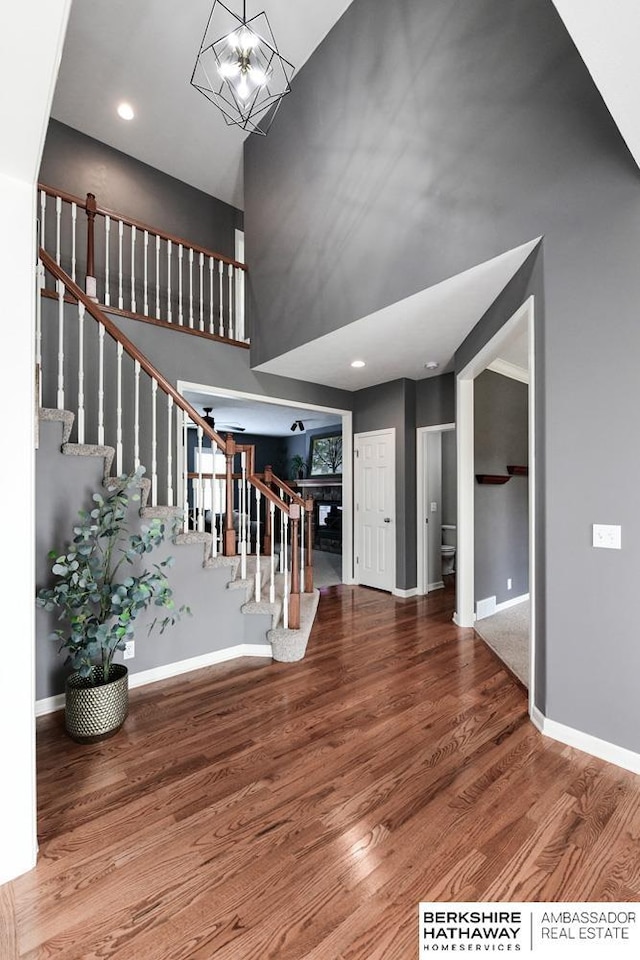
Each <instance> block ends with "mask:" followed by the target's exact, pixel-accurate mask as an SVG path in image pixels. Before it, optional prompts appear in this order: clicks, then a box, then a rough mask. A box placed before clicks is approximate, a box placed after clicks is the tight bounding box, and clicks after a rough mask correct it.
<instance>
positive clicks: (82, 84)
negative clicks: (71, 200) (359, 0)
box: [52, 0, 351, 208]
mask: <svg viewBox="0 0 640 960" xmlns="http://www.w3.org/2000/svg"><path fill="white" fill-rule="evenodd" d="M227 2H228V4H229V7H230V8H231V9H232V10H234V11H238V12H239V11H241V10H242V4H241V0H227ZM350 3H351V0H321V2H318V0H296V2H295V3H291V0H248V2H247V16H249V17H250V16H253V15H255V14H257V13H260V12H261V11H262V10H266V11H267V15H268V17H269V22H270V23H271V28H272V30H273V33H274V35H275V37H276V40H277V43H278V48H279V50H280V53H281V54H282V56H283V57H286V59H287V60H289V61H290V62H291V63H293V65H294V66H295V68H296V70H299V69H300V67H301V66H302V65H303V63H305V61H306V60H307V59H308V58H309V56H310V55H311V53H312V52H313V51H314V50H315V48H316V47H317V46H318V44H319V43H320V41H321V40H322V39H323V38H324V37H325V36H326V34H327V33H328V32H329V30H330V29H331V27H332V26H333V25H334V23H335V22H336V21H337V20H338V19H339V18H340V17H341V16H342V14H343V13H344V11H345V10H346V9H347V7H348V6H349V4H350ZM212 5H213V0H189V3H176V2H175V0H134V2H132V0H75V2H74V4H73V7H72V9H71V17H70V19H69V28H68V31H67V37H66V41H65V46H64V52H63V56H62V65H61V69H60V75H59V77H58V84H57V87H56V93H55V98H54V102H53V110H52V116H53V117H54V118H55V119H56V120H60V121H61V122H62V123H66V124H68V126H70V127H74V128H75V129H77V130H81V131H82V133H86V134H88V135H89V136H91V137H95V138H96V139H97V140H101V141H102V142H103V143H107V144H109V145H110V146H112V147H116V149H118V150H122V151H123V152H124V153H127V154H129V155H130V156H132V157H136V158H137V159H138V160H142V161H144V162H145V163H148V164H150V165H151V166H153V167H156V168H158V169H160V170H163V171H164V172H165V173H169V174H171V175H172V176H174V177H177V178H178V179H179V180H183V181H184V182H185V183H189V184H191V185H192V186H194V187H198V188H199V189H200V190H204V192H205V193H208V194H211V195H212V196H214V197H218V198H219V199H220V200H226V201H227V202H228V203H232V204H234V205H235V206H236V207H240V208H242V207H243V206H244V202H243V179H242V144H243V141H244V137H245V136H246V135H245V134H244V133H243V131H242V130H240V129H239V128H237V127H228V126H227V124H226V123H225V121H224V119H223V117H222V114H221V113H220V111H219V110H218V109H217V108H216V107H215V106H214V105H213V104H211V103H210V102H209V101H208V100H207V99H206V98H205V97H203V95H202V94H201V93H199V92H198V91H197V90H195V89H194V88H193V87H192V86H191V84H190V83H189V81H190V79H191V74H192V72H193V66H194V63H195V59H196V55H197V53H198V50H199V47H200V42H201V40H202V36H203V34H204V30H205V27H206V25H207V20H208V17H209V13H210V11H211V7H212ZM123 100H126V101H128V102H130V103H131V104H132V106H133V107H134V109H135V111H136V116H135V119H134V120H131V121H126V120H121V119H120V118H119V117H118V115H117V113H116V107H117V106H118V104H119V103H120V102H121V101H123Z"/></svg>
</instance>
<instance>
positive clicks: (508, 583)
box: [507, 577, 513, 590]
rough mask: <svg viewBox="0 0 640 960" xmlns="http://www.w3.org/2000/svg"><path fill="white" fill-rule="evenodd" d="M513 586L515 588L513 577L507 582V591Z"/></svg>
mask: <svg viewBox="0 0 640 960" xmlns="http://www.w3.org/2000/svg"><path fill="white" fill-rule="evenodd" d="M512 586H513V581H512V579H511V577H509V579H508V580H507V590H511V587H512Z"/></svg>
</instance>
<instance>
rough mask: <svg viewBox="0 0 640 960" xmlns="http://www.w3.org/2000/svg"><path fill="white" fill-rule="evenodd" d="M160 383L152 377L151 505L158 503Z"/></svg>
mask: <svg viewBox="0 0 640 960" xmlns="http://www.w3.org/2000/svg"><path fill="white" fill-rule="evenodd" d="M157 395H158V384H157V382H156V381H155V380H154V379H153V378H152V379H151V506H152V507H155V506H157V504H158V422H157V410H156V406H157V405H156V398H157Z"/></svg>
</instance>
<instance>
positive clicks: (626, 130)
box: [553, 0, 640, 166]
mask: <svg viewBox="0 0 640 960" xmlns="http://www.w3.org/2000/svg"><path fill="white" fill-rule="evenodd" d="M553 2H554V4H555V6H556V8H557V10H558V13H559V14H560V16H561V17H562V19H563V21H564V24H565V26H566V28H567V30H568V31H569V33H570V34H571V37H572V39H573V42H574V43H575V45H576V47H577V48H578V50H579V51H580V55H581V57H582V59H583V60H584V62H585V64H586V66H587V69H588V70H589V73H590V74H591V76H592V77H593V80H594V82H595V84H596V86H597V87H598V90H599V91H600V94H601V95H602V98H603V100H604V102H605V103H606V105H607V107H608V108H609V111H610V113H611V116H612V117H613V119H614V120H615V122H616V124H617V126H618V129H619V130H620V133H621V134H622V136H623V137H624V139H625V141H626V143H627V146H628V147H629V150H630V151H631V153H632V155H633V158H634V160H635V161H636V163H637V164H638V165H639V166H640V110H639V109H638V94H639V93H640V57H638V40H639V39H640V3H639V2H638V0H614V2H613V3H611V2H609V3H607V2H605V0H553Z"/></svg>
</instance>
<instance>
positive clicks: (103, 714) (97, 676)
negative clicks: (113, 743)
mask: <svg viewBox="0 0 640 960" xmlns="http://www.w3.org/2000/svg"><path fill="white" fill-rule="evenodd" d="M102 676H103V672H102V667H92V668H91V673H90V675H89V676H88V677H81V676H80V674H79V673H72V674H71V676H70V677H68V678H67V683H66V690H65V694H66V696H65V726H66V728H67V733H68V734H69V736H70V737H71V738H72V739H73V740H76V741H77V742H78V743H95V742H96V741H98V740H106V738H107V737H112V736H113V735H114V733H117V732H118V730H119V729H120V727H121V726H122V724H123V723H124V721H125V719H126V716H127V710H128V708H129V672H128V670H127V668H126V667H125V666H123V664H121V663H114V664H112V665H111V669H110V670H109V682H108V683H102ZM96 684H98V685H97V686H96Z"/></svg>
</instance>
